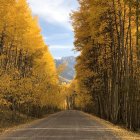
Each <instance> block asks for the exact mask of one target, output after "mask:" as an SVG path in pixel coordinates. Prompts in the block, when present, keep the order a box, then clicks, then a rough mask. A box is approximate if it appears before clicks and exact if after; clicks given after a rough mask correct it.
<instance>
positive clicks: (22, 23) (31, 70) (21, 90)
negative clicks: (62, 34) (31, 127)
mask: <svg viewBox="0 0 140 140" xmlns="http://www.w3.org/2000/svg"><path fill="white" fill-rule="evenodd" d="M62 87H63V85H61V84H59V78H58V74H57V70H56V68H55V63H54V59H53V57H52V55H51V53H50V51H49V49H48V46H46V45H45V42H44V40H43V36H42V35H41V29H40V27H39V24H38V18H37V17H35V16H32V12H31V10H30V8H29V6H28V3H27V1H26V0H0V124H1V123H2V124H1V125H0V127H1V126H4V123H9V121H10V122H18V121H20V118H22V116H24V117H25V119H26V118H29V117H41V116H43V115H44V114H47V113H50V112H54V111H58V110H60V109H61V108H62V107H63V100H64V99H63V97H62V94H61V93H62V90H61V89H62ZM60 91H61V92H60Z"/></svg>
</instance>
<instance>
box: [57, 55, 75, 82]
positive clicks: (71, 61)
mask: <svg viewBox="0 0 140 140" xmlns="http://www.w3.org/2000/svg"><path fill="white" fill-rule="evenodd" d="M55 63H56V67H59V66H60V65H62V64H65V65H66V67H65V69H64V71H63V72H62V73H61V74H60V78H61V80H62V81H65V82H68V81H71V80H73V79H74V77H75V68H74V67H75V64H76V60H75V57H74V56H68V57H62V58H59V59H55Z"/></svg>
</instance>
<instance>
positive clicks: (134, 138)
mask: <svg viewBox="0 0 140 140" xmlns="http://www.w3.org/2000/svg"><path fill="white" fill-rule="evenodd" d="M88 116H89V117H90V118H91V119H94V120H96V121H97V122H99V123H100V124H102V125H104V126H106V127H108V128H109V129H111V130H112V132H113V133H114V135H116V137H119V138H121V139H122V140H140V131H137V132H133V131H130V130H127V129H125V128H124V127H122V126H118V125H114V124H112V123H111V122H109V121H106V120H103V119H101V118H98V117H96V116H94V115H91V114H88Z"/></svg>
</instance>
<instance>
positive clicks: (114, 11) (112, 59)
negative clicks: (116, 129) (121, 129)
mask: <svg viewBox="0 0 140 140" xmlns="http://www.w3.org/2000/svg"><path fill="white" fill-rule="evenodd" d="M78 2H79V4H80V8H79V9H78V10H77V11H75V12H73V13H72V14H71V18H72V23H73V28H74V34H75V42H74V45H75V50H77V51H79V52H80V56H78V57H77V64H76V72H77V76H76V79H75V81H74V82H75V86H76V87H75V89H76V90H77V93H78V96H77V99H76V100H77V107H78V108H79V109H81V110H84V111H87V112H93V113H94V114H96V115H98V116H99V117H101V118H103V119H106V120H109V121H111V122H113V123H114V124H121V125H124V126H125V127H126V128H128V129H131V130H137V129H139V128H140V32H139V29H140V2H139V0H79V1H78Z"/></svg>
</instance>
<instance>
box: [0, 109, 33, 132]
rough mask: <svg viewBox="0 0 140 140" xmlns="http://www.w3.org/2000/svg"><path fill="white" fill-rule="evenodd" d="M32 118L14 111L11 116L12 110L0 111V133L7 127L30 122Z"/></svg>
mask: <svg viewBox="0 0 140 140" xmlns="http://www.w3.org/2000/svg"><path fill="white" fill-rule="evenodd" d="M32 120H34V118H31V117H27V116H26V115H23V114H19V113H18V112H16V113H15V114H14V116H13V112H12V111H9V110H7V111H0V133H2V132H3V131H5V130H7V129H8V128H11V127H15V126H17V125H20V124H25V123H28V122H31V121H32Z"/></svg>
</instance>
